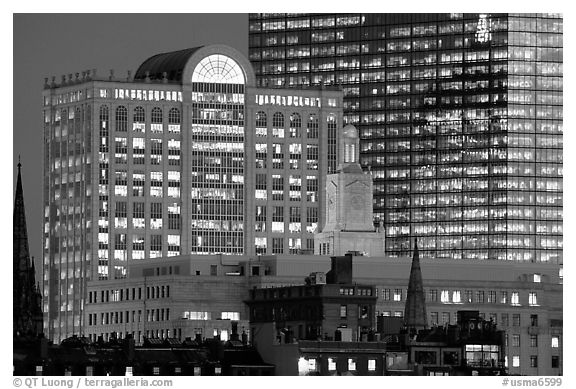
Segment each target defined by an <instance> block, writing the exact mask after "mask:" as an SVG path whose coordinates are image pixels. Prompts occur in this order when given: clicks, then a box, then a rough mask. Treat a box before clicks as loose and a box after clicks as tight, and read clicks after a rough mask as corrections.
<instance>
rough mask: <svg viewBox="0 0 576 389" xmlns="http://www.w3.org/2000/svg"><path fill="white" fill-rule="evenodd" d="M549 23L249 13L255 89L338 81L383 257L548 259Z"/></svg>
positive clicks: (553, 232) (555, 149)
mask: <svg viewBox="0 0 576 389" xmlns="http://www.w3.org/2000/svg"><path fill="white" fill-rule="evenodd" d="M562 32H563V21H562V16H561V15H558V14H250V16H249V45H250V51H249V57H250V61H251V62H252V64H253V66H254V70H255V76H256V79H257V85H261V86H263V85H265V86H268V87H270V86H273V87H302V86H313V85H320V84H326V85H340V86H342V88H343V91H344V124H353V125H355V126H356V127H357V128H358V130H359V132H360V162H361V164H362V166H364V167H369V168H370V169H371V172H372V175H373V178H374V215H375V217H376V218H377V220H380V221H382V222H383V223H384V226H385V229H386V253H387V254H388V255H391V256H407V255H409V250H410V242H412V241H413V238H414V237H418V242H419V244H420V255H421V256H422V257H423V258H454V259H480V260H482V259H496V260H514V261H536V262H554V263H562V201H563V200H562V199H563V194H562V142H563V140H562V131H563V127H562V113H563V110H562V103H563V101H562V72H563V69H562V51H563V50H562V46H563V35H562Z"/></svg>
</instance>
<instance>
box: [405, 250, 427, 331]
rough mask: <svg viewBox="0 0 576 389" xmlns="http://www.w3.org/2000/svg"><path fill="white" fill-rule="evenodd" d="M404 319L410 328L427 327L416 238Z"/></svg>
mask: <svg viewBox="0 0 576 389" xmlns="http://www.w3.org/2000/svg"><path fill="white" fill-rule="evenodd" d="M404 321H405V323H406V327H407V328H408V329H416V330H419V329H424V328H427V326H428V325H427V317H426V301H425V299H424V284H423V282H422V271H421V269H420V258H419V255H418V241H417V240H416V239H414V254H413V256H412V268H411V269H410V280H409V281H408V295H407V297H406V306H405V308H404Z"/></svg>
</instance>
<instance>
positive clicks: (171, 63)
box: [42, 45, 342, 342]
mask: <svg viewBox="0 0 576 389" xmlns="http://www.w3.org/2000/svg"><path fill="white" fill-rule="evenodd" d="M43 113H44V164H43V165H44V241H43V243H44V244H43V246H44V253H43V261H42V266H43V269H42V270H43V274H44V277H43V288H44V296H46V298H45V300H44V312H46V320H45V331H44V332H45V334H46V335H47V337H48V338H50V339H52V340H54V341H55V342H60V341H61V340H62V339H65V338H67V337H70V336H72V335H74V334H77V335H83V332H84V330H85V328H86V325H87V323H86V318H85V316H84V312H85V309H84V303H85V300H86V298H87V297H88V296H87V292H86V288H87V285H86V284H87V281H92V280H102V281H104V280H111V279H122V278H126V277H127V272H128V264H129V263H130V262H131V261H145V260H147V259H150V258H166V257H171V256H177V255H186V254H196V255H208V254H216V253H222V254H224V255H240V254H247V255H253V254H276V253H278V254H284V253H291V254H297V253H299V252H301V251H303V249H304V248H305V249H306V250H311V249H312V245H313V243H314V239H313V232H314V230H315V229H316V227H317V224H318V223H320V219H319V217H318V215H319V213H320V212H319V209H320V207H321V203H322V200H323V193H321V192H320V189H319V188H320V187H322V186H323V184H324V177H325V176H326V173H327V172H333V171H335V170H336V161H337V158H336V154H337V139H336V134H337V133H336V128H337V127H338V126H340V124H341V121H342V91H341V90H339V89H337V88H317V89H313V88H311V89H307V90H302V91H296V90H293V89H287V90H284V91H283V90H279V89H267V88H256V87H255V78H254V72H253V70H252V66H251V64H250V62H249V61H248V59H247V58H245V57H244V56H243V55H242V54H241V53H239V52H238V51H237V50H235V49H233V48H231V47H227V46H224V45H208V46H202V47H196V48H190V49H184V50H178V51H173V52H167V53H161V54H157V55H154V56H152V57H150V58H148V59H146V60H145V61H144V62H143V63H142V64H141V66H140V67H139V68H138V69H137V71H136V72H135V73H134V75H133V76H132V75H131V74H130V73H129V74H128V77H118V76H115V75H114V73H111V74H110V75H109V76H100V75H97V74H96V72H95V71H90V72H83V73H82V75H81V76H80V74H76V76H75V77H74V76H73V75H72V74H70V75H68V76H67V77H66V76H63V78H62V82H61V83H59V84H57V83H56V81H55V80H53V81H52V82H50V83H49V82H48V80H46V83H45V85H44V112H43Z"/></svg>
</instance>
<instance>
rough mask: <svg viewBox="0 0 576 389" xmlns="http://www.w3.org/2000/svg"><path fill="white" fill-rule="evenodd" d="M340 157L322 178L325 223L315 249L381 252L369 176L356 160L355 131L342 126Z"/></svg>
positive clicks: (338, 252) (332, 252)
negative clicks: (323, 179) (333, 169)
mask: <svg viewBox="0 0 576 389" xmlns="http://www.w3.org/2000/svg"><path fill="white" fill-rule="evenodd" d="M338 155H339V156H340V160H339V164H338V169H337V172H336V174H330V175H328V177H327V178H326V203H325V206H324V212H325V218H324V219H325V220H326V223H325V225H324V226H323V228H322V230H321V231H320V232H319V233H318V234H316V235H315V237H314V239H315V241H316V242H315V244H314V247H315V253H316V254H320V255H344V254H346V252H348V251H357V252H360V253H364V254H368V255H370V256H379V255H383V254H384V234H383V233H382V231H381V229H380V228H379V229H378V231H376V230H375V228H374V224H373V216H372V190H373V189H372V186H373V184H372V177H371V175H370V174H368V173H364V172H363V171H362V168H361V167H360V164H359V163H358V160H359V159H358V157H359V139H358V131H357V130H356V128H355V127H354V126H352V125H348V126H346V127H344V128H343V129H342V134H341V136H340V140H339V154H338Z"/></svg>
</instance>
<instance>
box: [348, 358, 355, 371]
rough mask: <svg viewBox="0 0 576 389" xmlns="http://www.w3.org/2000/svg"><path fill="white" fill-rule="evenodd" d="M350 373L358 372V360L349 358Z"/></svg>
mask: <svg viewBox="0 0 576 389" xmlns="http://www.w3.org/2000/svg"><path fill="white" fill-rule="evenodd" d="M348 371H356V360H355V359H353V358H348Z"/></svg>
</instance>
